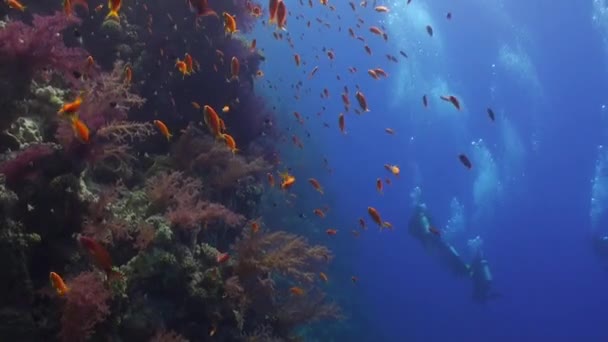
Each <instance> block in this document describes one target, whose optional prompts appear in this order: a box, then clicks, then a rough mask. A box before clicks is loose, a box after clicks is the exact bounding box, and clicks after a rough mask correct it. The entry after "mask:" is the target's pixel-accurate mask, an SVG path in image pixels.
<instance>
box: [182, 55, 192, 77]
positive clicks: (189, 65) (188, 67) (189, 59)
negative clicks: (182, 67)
mask: <svg viewBox="0 0 608 342" xmlns="http://www.w3.org/2000/svg"><path fill="white" fill-rule="evenodd" d="M184 63H186V70H187V71H188V75H190V74H191V73H193V72H194V67H193V64H194V62H193V60H192V56H190V54H189V53H187V52H186V54H185V55H184Z"/></svg>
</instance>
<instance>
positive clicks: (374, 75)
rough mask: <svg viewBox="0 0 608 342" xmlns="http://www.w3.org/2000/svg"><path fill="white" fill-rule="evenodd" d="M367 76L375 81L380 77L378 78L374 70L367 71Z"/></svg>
mask: <svg viewBox="0 0 608 342" xmlns="http://www.w3.org/2000/svg"><path fill="white" fill-rule="evenodd" d="M367 74H368V75H370V76H371V77H372V78H373V79H375V80H377V79H379V78H380V77H378V74H377V73H376V71H375V70H374V69H369V70H367Z"/></svg>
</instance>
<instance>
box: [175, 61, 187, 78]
mask: <svg viewBox="0 0 608 342" xmlns="http://www.w3.org/2000/svg"><path fill="white" fill-rule="evenodd" d="M175 67H176V68H177V70H179V72H180V73H181V74H182V78H185V77H186V75H190V72H189V71H188V64H186V62H184V61H181V60H180V59H179V58H178V59H177V60H176V61H175Z"/></svg>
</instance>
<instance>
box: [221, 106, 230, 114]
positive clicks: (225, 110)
mask: <svg viewBox="0 0 608 342" xmlns="http://www.w3.org/2000/svg"><path fill="white" fill-rule="evenodd" d="M229 111H230V106H224V107H222V113H228V112H229Z"/></svg>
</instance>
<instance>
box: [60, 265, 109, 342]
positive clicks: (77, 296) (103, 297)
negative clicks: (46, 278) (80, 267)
mask: <svg viewBox="0 0 608 342" xmlns="http://www.w3.org/2000/svg"><path fill="white" fill-rule="evenodd" d="M68 286H69V287H70V291H68V292H67V294H66V295H65V304H64V306H63V310H62V316H61V331H60V333H59V336H60V338H61V340H62V341H70V342H71V341H86V340H88V339H89V338H90V337H91V336H92V335H93V333H94V329H95V326H96V325H97V324H98V323H101V322H103V321H104V320H105V319H106V317H107V316H108V315H109V314H110V305H109V303H108V302H109V300H110V291H109V290H108V289H106V287H105V286H104V284H103V282H102V280H101V279H100V277H99V276H98V274H97V273H95V272H84V273H80V274H79V275H78V276H76V278H74V279H72V280H71V281H69V284H68Z"/></svg>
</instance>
